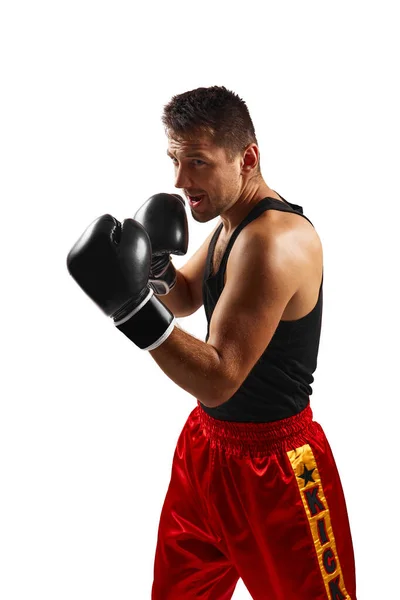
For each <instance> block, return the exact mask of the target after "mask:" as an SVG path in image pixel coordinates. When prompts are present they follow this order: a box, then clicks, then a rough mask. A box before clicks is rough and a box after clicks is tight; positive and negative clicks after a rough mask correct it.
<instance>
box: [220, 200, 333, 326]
mask: <svg viewBox="0 0 400 600" xmlns="http://www.w3.org/2000/svg"><path fill="white" fill-rule="evenodd" d="M258 254H262V255H263V256H264V260H265V262H266V263H267V268H268V272H276V273H278V274H280V275H279V277H284V278H285V279H287V280H288V281H289V280H290V282H291V283H290V285H291V286H293V287H292V289H293V294H292V297H291V298H290V300H289V302H288V304H287V306H286V308H285V310H284V312H283V315H282V319H283V320H295V319H299V318H302V317H303V316H305V315H306V314H308V313H309V312H310V310H312V308H313V307H314V306H315V304H316V301H317V299H318V295H319V289H320V284H321V278H322V270H323V251H322V244H321V240H320V237H319V235H318V233H317V232H316V230H315V228H314V227H313V226H312V225H311V223H310V222H309V221H308V220H307V219H305V218H304V217H303V216H301V215H296V214H294V213H288V212H283V211H277V210H268V211H265V213H263V214H262V215H260V217H258V218H257V219H255V220H254V221H252V222H251V223H249V224H248V225H247V226H246V227H245V228H244V229H243V230H242V231H241V232H240V234H239V235H238V237H237V240H236V241H235V244H234V245H233V248H232V252H231V255H230V258H231V264H229V261H228V265H227V273H226V276H227V278H229V276H230V274H234V265H235V264H236V262H237V261H241V262H243V261H246V260H248V261H255V260H256V259H257V255H258Z"/></svg>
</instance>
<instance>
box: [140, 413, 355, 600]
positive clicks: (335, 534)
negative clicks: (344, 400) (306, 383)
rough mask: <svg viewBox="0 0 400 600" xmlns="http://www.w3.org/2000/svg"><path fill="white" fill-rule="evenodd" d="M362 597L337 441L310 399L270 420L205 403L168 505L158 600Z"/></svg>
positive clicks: (181, 447) (175, 472)
mask: <svg viewBox="0 0 400 600" xmlns="http://www.w3.org/2000/svg"><path fill="white" fill-rule="evenodd" d="M239 578H242V580H243V582H244V584H245V586H246V587H247V589H248V590H249V593H250V595H251V597H252V598H253V600H356V591H355V590H356V584H355V567H354V556H353V546H352V541H351V534H350V527H349V521H348V516H347V510H346V504H345V500H344V496H343V490H342V486H341V483H340V479H339V474H338V472H337V469H336V465H335V461H334V458H333V456H332V452H331V449H330V447H329V444H328V441H327V439H326V437H325V434H324V432H323V430H322V428H321V426H320V425H319V424H318V423H316V422H315V421H313V419H312V412H311V408H310V406H308V407H307V408H306V409H305V410H303V411H302V412H301V413H300V414H298V415H295V416H294V417H289V418H288V419H282V420H280V421H275V422H272V423H233V422H228V421H218V420H216V419H213V418H212V417H210V416H209V415H207V414H206V413H205V412H204V411H203V410H202V409H201V406H200V405H198V406H197V407H196V408H195V409H194V410H193V411H192V413H191V414H190V415H189V418H188V420H187V422H186V424H185V426H184V428H183V430H182V433H181V435H180V437H179V440H178V443H177V447H176V451H175V454H174V459H173V464H172V473H171V481H170V485H169V488H168V491H167V495H166V498H165V502H164V505H163V509H162V512H161V518H160V525H159V531H158V542H157V548H156V556H155V564H154V582H153V588H152V599H153V600H181V599H182V600H192V599H193V600H194V599H197V600H199V599H204V600H206V599H207V600H228V598H232V595H233V592H234V589H235V586H236V583H237V581H238V579H239Z"/></svg>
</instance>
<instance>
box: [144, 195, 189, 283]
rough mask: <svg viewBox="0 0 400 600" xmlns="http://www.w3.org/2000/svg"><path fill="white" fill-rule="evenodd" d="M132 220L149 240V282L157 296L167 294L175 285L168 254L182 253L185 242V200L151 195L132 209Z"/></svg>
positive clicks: (186, 229) (176, 196)
mask: <svg viewBox="0 0 400 600" xmlns="http://www.w3.org/2000/svg"><path fill="white" fill-rule="evenodd" d="M134 219H135V220H136V221H138V223H140V224H141V225H143V227H144V228H145V229H146V231H147V233H148V234H149V237H150V241H151V250H152V256H151V268H150V281H149V285H150V287H151V288H152V289H153V290H154V292H155V293H156V294H158V295H165V294H168V292H169V291H170V290H172V288H173V287H174V285H175V284H176V269H175V267H174V265H173V264H172V262H171V257H170V254H176V255H179V256H182V255H184V254H186V252H187V249H188V243H189V233H188V223H187V217H186V211H185V201H184V200H183V198H181V196H179V195H178V194H155V195H154V196H151V198H149V199H148V200H146V202H145V203H144V204H143V205H142V206H141V207H140V208H139V210H138V211H137V212H136V214H135V216H134Z"/></svg>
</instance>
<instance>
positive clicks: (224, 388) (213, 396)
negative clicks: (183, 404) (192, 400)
mask: <svg viewBox="0 0 400 600" xmlns="http://www.w3.org/2000/svg"><path fill="white" fill-rule="evenodd" d="M241 383H242V382H240V383H238V382H235V383H233V382H232V381H229V380H225V381H224V382H222V383H221V385H219V386H214V387H213V389H212V390H210V391H209V392H208V393H206V394H204V397H203V398H198V400H199V401H200V402H201V403H202V404H204V406H207V408H217V407H218V406H221V405H222V404H225V402H228V400H230V399H231V398H232V396H233V394H234V393H235V392H236V391H237V390H238V389H239V387H240V386H241Z"/></svg>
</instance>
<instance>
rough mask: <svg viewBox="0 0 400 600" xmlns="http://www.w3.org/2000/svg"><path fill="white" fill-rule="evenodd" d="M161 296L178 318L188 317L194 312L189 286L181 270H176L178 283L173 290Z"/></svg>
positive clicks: (162, 300)
mask: <svg viewBox="0 0 400 600" xmlns="http://www.w3.org/2000/svg"><path fill="white" fill-rule="evenodd" d="M159 298H160V300H161V302H162V303H163V304H165V306H167V307H168V308H169V310H170V311H171V312H172V313H173V314H174V315H175V316H176V317H178V318H181V317H187V316H188V315H191V314H192V312H193V310H192V304H193V303H192V298H191V295H190V290H189V286H188V285H187V283H186V279H185V277H184V275H182V273H180V271H177V272H176V284H175V285H174V287H173V288H172V290H171V291H170V292H169V293H168V294H165V295H162V296H159Z"/></svg>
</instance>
